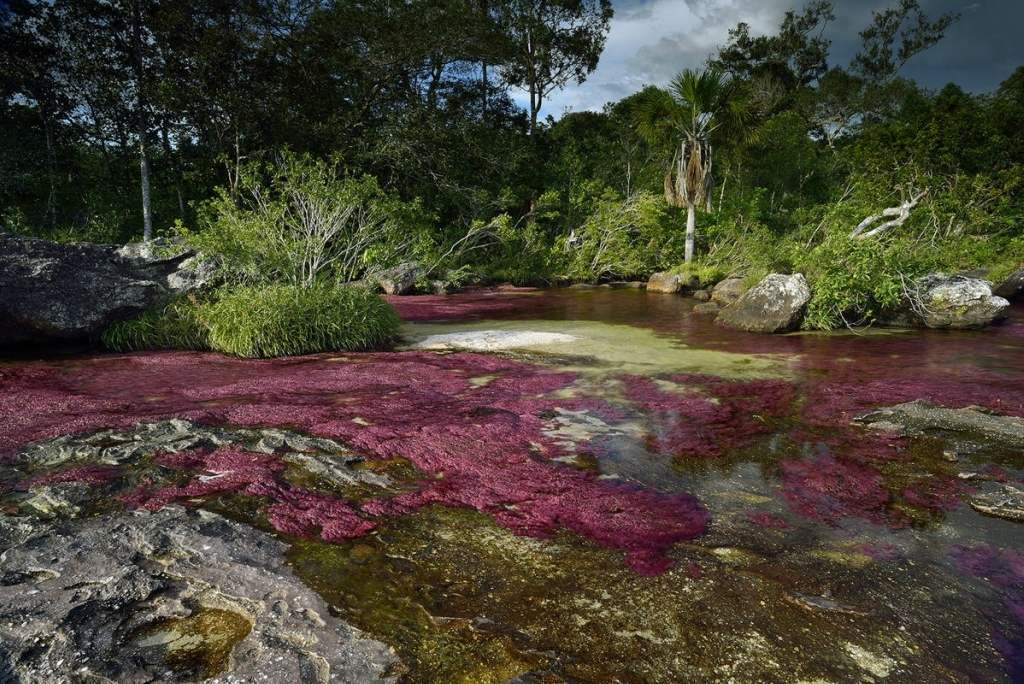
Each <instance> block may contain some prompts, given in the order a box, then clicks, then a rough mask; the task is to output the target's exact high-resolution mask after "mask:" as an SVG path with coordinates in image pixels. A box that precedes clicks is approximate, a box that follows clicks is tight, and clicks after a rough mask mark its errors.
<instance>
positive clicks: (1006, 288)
mask: <svg viewBox="0 0 1024 684" xmlns="http://www.w3.org/2000/svg"><path fill="white" fill-rule="evenodd" d="M992 294H994V295H995V296H997V297H1002V298H1003V299H1013V298H1014V297H1018V296H1020V295H1021V294H1024V266H1022V267H1021V268H1018V269H1017V270H1016V271H1014V272H1013V273H1011V274H1010V275H1009V276H1007V277H1006V279H1005V280H1004V281H1003V282H1001V283H999V284H998V285H996V286H995V287H993V288H992Z"/></svg>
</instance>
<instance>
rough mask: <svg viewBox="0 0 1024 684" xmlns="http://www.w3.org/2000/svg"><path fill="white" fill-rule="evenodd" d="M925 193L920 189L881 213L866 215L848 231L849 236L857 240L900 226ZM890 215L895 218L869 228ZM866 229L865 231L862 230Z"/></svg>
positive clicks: (925, 191)
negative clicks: (907, 198) (897, 204)
mask: <svg viewBox="0 0 1024 684" xmlns="http://www.w3.org/2000/svg"><path fill="white" fill-rule="evenodd" d="M927 194H928V191H927V190H922V191H921V192H919V193H917V194H916V195H914V196H913V197H911V198H910V199H909V200H906V201H904V202H902V203H900V205H899V206H897V207H889V208H888V209H885V210H884V211H882V213H881V214H874V215H873V216H868V217H867V218H866V219H864V220H863V221H861V222H860V223H859V224H858V225H857V227H856V228H854V229H853V232H852V233H850V238H857V239H859V240H863V239H865V238H869V237H873V236H875V235H878V234H879V233H884V232H885V231H887V230H889V229H890V228H898V227H899V226H902V225H903V224H904V223H906V222H907V219H908V218H910V212H911V211H913V209H914V207H916V206H917V205H918V203H919V202H920V201H921V199H922V198H924V196H925V195H927ZM890 217H895V218H892V220H890V221H886V222H885V223H879V224H878V225H877V226H875V227H874V228H871V226H872V225H874V224H876V223H878V222H879V221H881V220H882V219H884V218H890ZM868 228H871V230H867V229H868ZM866 230H867V232H864V231H866Z"/></svg>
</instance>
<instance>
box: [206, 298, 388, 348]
mask: <svg viewBox="0 0 1024 684" xmlns="http://www.w3.org/2000/svg"><path fill="white" fill-rule="evenodd" d="M200 317H201V318H202V321H203V324H204V325H205V326H206V327H207V329H208V331H209V332H208V336H209V341H210V347H211V348H212V349H214V350H215V351H219V352H223V353H225V354H231V355H234V356H243V357H247V358H268V357H275V356H294V355H299V354H312V353H316V352H323V351H364V350H368V349H376V348H380V347H382V346H385V345H387V344H388V343H390V342H391V341H392V340H393V339H395V337H396V336H397V334H398V324H399V320H398V315H397V314H396V313H395V311H394V309H392V308H391V306H390V305H388V304H387V303H386V302H385V301H383V300H382V299H381V298H380V297H378V296H377V295H375V294H373V293H371V292H367V291H366V290H363V289H361V288H357V287H337V286H315V287H308V288H304V287H297V286H294V285H285V284H274V285H268V286H265V287H244V286H240V287H236V288H232V289H229V290H227V291H225V292H222V293H221V294H220V296H219V297H217V299H216V300H215V301H213V302H211V303H209V304H208V305H206V306H204V307H203V308H202V310H201V312H200Z"/></svg>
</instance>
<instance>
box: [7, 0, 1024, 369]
mask: <svg viewBox="0 0 1024 684" xmlns="http://www.w3.org/2000/svg"><path fill="white" fill-rule="evenodd" d="M0 12H2V14H0V74H2V76H0V79H2V80H0V84H2V86H0V87H2V88H3V90H2V96H0V116H2V117H3V120H4V126H3V127H2V129H0V135H2V136H3V140H2V142H0V155H2V156H3V159H2V162H0V169H3V172H2V174H3V175H2V176H0V211H2V212H3V217H2V220H3V223H4V225H5V226H6V227H7V229H9V230H13V231H19V232H26V233H31V234H36V235H42V236H46V237H51V238H56V239H80V240H93V241H111V242H122V241H127V240H131V239H138V238H141V237H143V234H144V230H146V227H147V226H149V225H151V226H152V231H153V234H155V235H180V236H182V237H184V238H185V239H187V240H189V241H191V242H193V243H194V244H196V245H197V246H199V247H201V248H202V249H203V250H204V251H206V252H207V253H210V254H216V255H219V256H220V259H221V265H222V273H221V277H222V280H223V282H224V283H225V284H226V285H227V286H229V287H250V288H268V287H271V286H273V285H274V284H275V283H284V284H288V285H289V286H291V287H295V288H300V289H312V290H315V291H316V292H317V293H318V294H316V295H311V296H313V297H316V298H330V297H334V296H336V295H335V294H334V293H336V292H337V290H336V288H334V287H333V284H334V283H337V282H339V281H351V280H356V279H359V278H363V277H364V276H366V275H367V274H369V273H372V272H373V271H376V270H380V269H383V268H386V267H388V266H392V265H394V264H397V263H399V262H402V261H408V260H415V261H417V262H418V263H420V264H422V266H423V268H424V269H425V271H426V275H425V277H426V278H430V279H440V280H448V281H450V282H453V283H456V284H460V283H464V282H470V281H474V280H476V281H491V280H510V281H513V282H516V283H528V282H529V283H553V282H560V281H565V280H607V279H618V278H633V277H645V276H647V275H649V274H650V273H651V272H653V271H657V270H665V269H673V268H679V269H683V270H685V271H686V272H688V273H690V274H694V275H696V276H698V277H700V278H702V279H703V280H704V281H709V280H713V279H715V278H720V277H722V276H724V275H726V274H741V275H743V276H746V277H748V278H750V279H754V278H757V277H758V276H759V275H761V274H763V273H765V272H767V271H770V270H773V271H800V272H803V273H805V274H806V275H807V277H808V279H809V280H810V281H811V283H812V285H813V291H814V299H813V301H812V303H811V306H810V310H809V313H808V316H807V319H806V321H805V325H808V326H810V327H819V328H830V327H836V326H840V325H844V324H855V323H865V322H870V321H871V320H872V319H873V317H874V316H875V315H877V313H878V312H879V311H880V310H882V309H883V308H885V307H886V306H888V305H890V304H892V303H893V302H894V301H895V300H896V299H897V298H899V297H900V296H901V294H902V292H903V288H904V287H905V283H906V282H907V281H908V279H912V278H914V277H916V276H918V275H920V274H922V273H924V272H926V271H929V270H947V271H956V270H963V269H971V268H979V267H983V268H986V269H989V273H990V277H992V278H998V277H999V276H1000V275H1003V274H1005V273H1007V272H1008V271H1009V270H1010V269H1011V268H1013V267H1015V266H1017V265H1018V264H1020V263H1022V262H1024V229H1022V226H1024V137H1022V136H1021V135H1020V131H1021V130H1022V129H1024V68H1022V69H1019V70H1018V71H1017V72H1016V73H1014V74H1012V75H1010V76H1009V77H1008V78H1007V79H1006V80H1005V81H1004V82H1003V83H1002V85H1001V86H1000V87H999V88H998V90H997V91H996V92H994V93H989V94H981V95H979V94H971V93H967V92H965V91H963V90H962V89H960V88H959V87H957V86H956V85H949V86H947V87H945V88H943V89H941V90H939V91H938V92H929V91H926V90H924V89H922V88H920V87H919V86H917V85H916V84H915V83H913V82H910V81H907V80H905V79H903V78H901V77H900V68H901V67H902V66H903V64H904V63H906V62H907V61H908V60H910V59H913V58H914V57H915V55H916V54H918V53H919V52H921V51H923V50H927V49H928V48H929V47H930V46H931V45H933V44H934V43H935V42H937V41H939V40H941V38H942V35H943V33H944V32H945V30H946V29H947V28H948V26H949V25H950V23H951V22H953V21H955V20H956V19H957V18H956V17H953V16H942V17H927V16H925V15H923V14H922V12H921V10H920V7H919V4H918V2H916V0H899V1H898V2H897V3H896V4H895V5H894V7H893V8H892V9H891V10H888V11H884V12H879V13H876V14H875V16H874V20H873V22H872V23H871V24H870V25H869V26H867V27H864V31H863V32H862V33H861V39H862V41H861V42H862V47H861V49H860V51H859V52H858V53H857V55H856V57H855V58H854V59H853V61H852V62H851V63H850V64H848V65H846V66H837V65H834V64H832V63H830V61H829V42H828V41H827V40H826V39H825V38H823V37H822V36H824V35H827V33H826V32H825V29H826V28H828V29H829V30H838V29H837V28H836V27H830V26H829V24H830V22H831V21H832V12H831V4H830V3H829V2H826V1H823V0H815V1H814V2H810V3H809V4H808V5H806V6H805V7H803V8H801V9H799V10H794V11H792V12H789V13H788V14H787V15H786V16H785V18H784V20H783V22H782V24H781V26H780V27H779V30H778V32H777V33H775V34H772V35H767V36H755V35H752V34H751V32H750V29H749V27H747V26H745V25H743V24H741V25H739V26H737V27H736V28H735V29H734V30H733V31H732V32H731V33H730V36H729V39H728V41H727V43H726V44H725V45H723V46H722V47H721V48H720V49H719V50H718V51H717V53H716V54H713V55H709V59H708V64H707V65H706V68H705V69H703V70H698V71H694V72H689V73H686V72H684V73H681V75H680V77H679V79H677V80H676V81H675V82H674V83H673V84H671V86H670V87H669V88H668V89H665V90H662V89H660V88H655V87H649V88H647V89H645V90H643V91H641V92H639V93H636V94H634V95H632V96H630V97H627V98H625V99H624V100H622V101H619V102H615V103H611V104H609V105H607V106H606V108H605V109H604V111H602V112H580V113H573V114H568V115H565V116H563V117H562V118H561V119H559V120H558V121H554V120H551V119H550V118H549V119H548V120H547V121H542V120H540V119H539V118H538V112H539V111H540V109H541V107H542V106H543V102H544V100H545V98H546V97H547V96H548V95H550V93H551V92H552V91H553V90H554V89H556V88H559V87H561V86H563V85H565V84H567V83H569V82H571V81H580V80H582V79H584V78H585V77H586V75H587V74H588V73H589V72H590V71H592V70H593V69H594V68H595V66H596V64H597V60H598V58H599V55H600V52H601V49H602V47H603V41H604V36H605V34H606V32H607V27H608V22H609V19H610V16H611V9H610V4H609V3H608V2H607V0H558V1H552V0H549V1H541V0H508V1H506V2H501V3H489V2H483V1H480V0H412V1H406V2H392V1H391V0H373V1H371V2H366V3H334V2H323V3H291V2H289V3H280V2H276V1H275V0H250V1H246V2H241V1H240V0H219V1H218V2H213V3H202V6H197V5H196V4H195V3H185V2H181V1H180V0H112V1H110V2H100V1H99V0H87V1H85V2H83V1H81V0H75V1H72V0H53V1H52V2H49V1H48V2H41V1H28V0H21V1H19V2H13V3H9V4H8V5H7V6H6V9H0ZM513 88H522V89H523V90H524V91H525V92H527V93H528V94H529V96H530V97H529V101H530V103H531V105H530V107H529V111H523V110H521V109H519V108H518V107H517V106H515V104H514V103H513V101H512V98H511V96H510V93H511V92H512V89H513ZM140 195H144V196H145V197H147V198H148V199H147V200H146V201H145V202H142V201H140V200H139V197H140ZM144 207H145V208H144ZM887 210H888V211H887ZM870 217H876V219H875V220H868V219H869V218H870ZM688 228H689V230H688ZM688 234H689V235H690V236H692V238H693V239H692V246H691V247H690V248H688V246H687V235H688ZM691 252H692V258H690V255H691ZM325 284H329V285H330V287H326V289H323V287H324V286H325ZM261 291H262V290H261ZM281 292H283V291H280V292H279V291H278V290H267V291H266V293H265V294H264V295H260V296H261V297H264V299H262V300H261V301H264V302H266V303H267V305H268V306H272V302H276V301H281V300H280V297H283V296H284V295H283V294H281ZM325 293H332V294H330V295H328V294H325ZM289 296H290V295H289ZM218 301H219V302H220V303H219V304H217V305H213V304H211V305H209V306H210V307H211V309H210V311H211V312H212V311H213V310H214V309H216V308H217V307H223V308H225V309H226V308H227V307H228V304H227V302H230V301H231V296H230V295H227V294H226V295H225V296H224V297H223V298H220V299H219V300H218ZM331 306H334V304H332V305H331ZM192 315H193V314H192V313H188V314H185V313H182V314H181V315H172V316H160V317H157V316H156V315H154V317H153V318H150V319H145V320H143V321H140V322H138V323H136V324H134V325H135V326H136V327H135V328H131V326H127V327H125V328H124V329H121V330H118V331H116V334H117V336H118V339H119V340H121V341H120V342H118V343H117V344H116V346H119V347H132V346H137V345H138V342H137V340H138V339H142V338H146V336H154V337H148V338H147V339H155V340H162V339H166V337H165V336H173V337H176V338H179V339H184V340H187V341H188V342H182V344H184V345H185V346H200V347H202V346H206V345H207V344H209V340H210V339H212V338H210V337H206V338H203V339H201V337H202V336H201V335H198V334H197V333H194V331H193V332H187V333H184V332H183V330H185V329H188V328H189V321H191V320H192V318H191V316H192ZM168 326H172V327H174V326H181V327H175V328H174V330H171V329H169V328H168ZM190 330H191V329H190ZM212 330H213V328H212V327H211V328H210V331H211V332H212ZM175 331H176V332H175ZM241 334H242V333H241V332H240V333H239V335H241ZM246 334H247V335H248V334H250V333H246ZM251 335H252V337H250V338H247V339H246V340H241V339H239V340H234V341H232V342H230V343H229V342H227V341H225V342H223V344H224V345H225V346H226V348H227V347H230V348H231V350H232V351H235V352H236V353H245V352H246V351H254V350H257V349H259V350H261V351H260V352H259V353H264V352H266V351H272V350H274V349H277V347H276V346H275V345H276V343H273V344H271V343H264V342H259V341H258V338H259V332H258V331H255V330H253V331H251ZM218 344H220V343H218ZM264 344H266V345H268V346H261V345H264ZM214 346H216V345H214ZM239 350H242V351H239Z"/></svg>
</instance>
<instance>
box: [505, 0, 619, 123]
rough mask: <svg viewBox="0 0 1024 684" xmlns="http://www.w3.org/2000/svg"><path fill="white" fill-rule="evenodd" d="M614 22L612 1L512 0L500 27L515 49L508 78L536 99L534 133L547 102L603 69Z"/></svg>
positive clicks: (532, 105)
mask: <svg viewBox="0 0 1024 684" xmlns="http://www.w3.org/2000/svg"><path fill="white" fill-rule="evenodd" d="M611 18H612V5H611V1H610V0H510V2H507V3H505V5H504V9H503V13H502V15H501V19H500V25H501V26H502V29H503V32H504V34H505V36H506V39H507V40H508V41H509V43H510V46H511V49H510V51H509V57H508V61H506V62H505V63H504V64H502V65H501V72H502V74H503V76H504V78H505V80H506V81H507V82H508V83H509V84H511V85H513V86H517V87H521V88H524V89H525V90H526V91H527V92H528V93H529V95H530V132H531V133H534V132H536V130H537V115H538V114H539V112H540V110H541V107H543V106H544V101H545V98H547V96H548V95H550V94H551V93H552V92H554V91H555V90H557V89H559V88H562V87H564V86H565V85H566V84H567V83H569V82H570V81H575V82H577V83H582V82H583V81H584V80H585V79H586V78H587V75H588V74H590V73H591V72H592V71H593V70H594V69H596V68H597V61H598V58H599V57H600V56H601V51H602V50H603V49H604V41H605V37H606V36H607V34H608V24H609V22H610V21H611Z"/></svg>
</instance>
